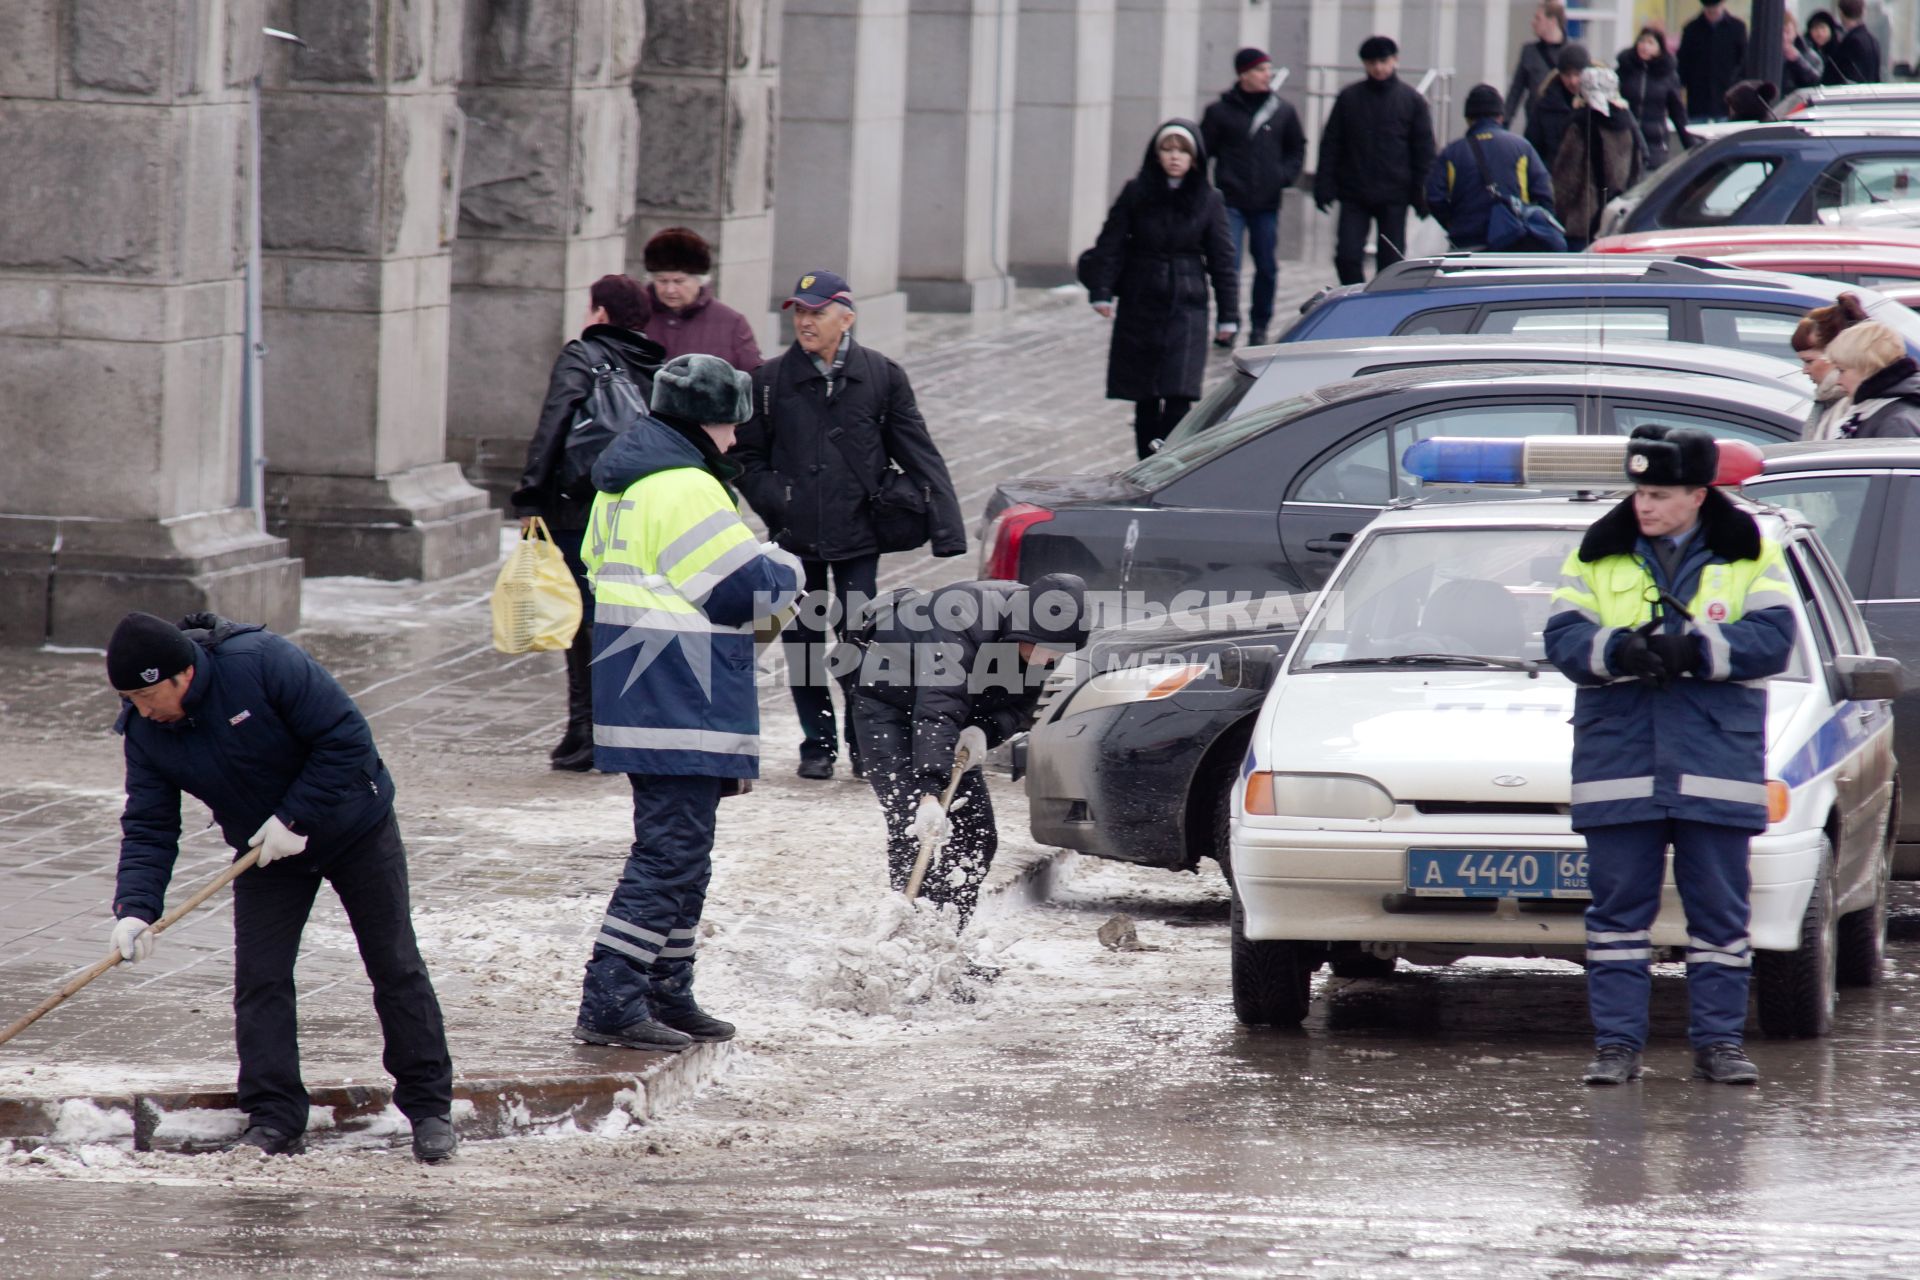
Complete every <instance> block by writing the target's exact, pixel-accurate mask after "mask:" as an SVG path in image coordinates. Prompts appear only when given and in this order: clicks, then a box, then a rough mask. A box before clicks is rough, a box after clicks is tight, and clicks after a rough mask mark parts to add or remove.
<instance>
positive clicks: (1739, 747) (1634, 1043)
mask: <svg viewBox="0 0 1920 1280" xmlns="http://www.w3.org/2000/svg"><path fill="white" fill-rule="evenodd" d="M1718 465H1719V450H1718V447H1717V446H1716V445H1715V443H1714V440H1713V437H1712V436H1710V435H1709V434H1707V433H1706V432H1704V431H1699V430H1696V429H1693V428H1689V427H1659V426H1647V427H1640V428H1638V429H1636V430H1635V431H1634V433H1633V436H1632V438H1631V439H1630V440H1629V441H1628V444H1627V479H1629V480H1631V481H1632V482H1633V483H1634V492H1633V496H1632V497H1630V498H1628V499H1627V500H1626V501H1624V502H1622V503H1621V504H1620V505H1619V506H1618V507H1616V508H1615V509H1614V510H1612V511H1611V512H1609V513H1607V514H1606V515H1605V516H1602V517H1601V518H1600V519H1599V520H1597V521H1595V522H1594V524H1593V525H1592V527H1591V528H1589V529H1588V530H1587V533H1586V536H1585V537H1584V538H1583V539H1582V540H1581V543H1580V547H1579V549H1578V550H1577V551H1575V552H1574V553H1573V554H1571V555H1570V556H1568V557H1567V562H1566V564H1565V565H1564V566H1563V567H1562V569H1561V575H1562V576H1561V580H1560V588H1559V590H1557V591H1555V592H1554V595H1553V599H1554V604H1555V606H1556V612H1555V613H1554V614H1553V615H1552V617H1550V618H1549V619H1548V620H1547V626H1546V648H1547V657H1548V659H1549V661H1551V662H1552V663H1553V664H1554V666H1556V667H1558V668H1559V669H1560V670H1561V671H1562V672H1563V673H1564V674H1565V675H1566V676H1567V678H1568V679H1570V680H1572V681H1573V682H1574V683H1575V684H1577V685H1579V686H1580V691H1579V693H1578V694H1577V695H1576V697H1575V700H1574V712H1573V725H1574V729H1573V796H1572V799H1573V827H1574V830H1576V831H1579V832H1581V833H1582V834H1584V835H1585V836H1586V839H1587V851H1588V880H1589V883H1590V884H1591V885H1592V888H1593V905H1592V906H1591V907H1589V908H1588V910H1587V1000H1588V1004H1589V1006H1590V1008H1591V1010H1592V1015H1593V1024H1594V1032H1595V1042H1596V1045H1597V1052H1596V1053H1595V1056H1594V1059H1593V1061H1592V1062H1591V1063H1590V1064H1589V1065H1588V1067H1587V1070H1586V1074H1585V1077H1584V1078H1585V1080H1586V1082H1587V1083H1588V1084H1625V1083H1626V1082H1627V1081H1629V1080H1632V1079H1633V1078H1635V1077H1636V1076H1638V1075H1639V1074H1640V1055H1641V1051H1642V1050H1643V1049H1644V1048H1645V1047H1646V1041H1647V999H1648V995H1649V994H1650V991H1651V986H1652V978H1651V974H1650V970H1651V966H1652V962H1653V944H1652V934H1651V933H1650V932H1649V930H1650V929H1651V928H1652V925H1653V921H1654V916H1655V915H1656V914H1657V913H1658V911H1659V907H1660V892H1661V886H1662V883H1663V881H1664V879H1665V872H1666V852H1667V848H1668V846H1672V849H1673V875H1674V882H1675V884H1676V886H1677V887H1678V889H1679V891H1680V902H1681V905H1682V906H1683V907H1684V908H1685V910H1686V917H1687V997H1688V1002H1689V1009H1690V1013H1689V1018H1688V1038H1689V1040H1690V1041H1691V1042H1692V1045H1693V1050H1694V1075H1695V1077H1696V1078H1699V1079H1703V1080H1712V1081H1716V1082H1719V1083H1723V1084H1753V1083H1754V1082H1756V1081H1757V1080H1758V1079H1759V1078H1760V1072H1759V1070H1758V1068H1756V1067H1755V1066H1754V1065H1753V1063H1752V1062H1751V1061H1749V1060H1748V1058H1747V1056H1746V1053H1745V1051H1744V1050H1743V1049H1742V1048H1741V1040H1742V1033H1743V1031H1744V1029H1745V1027H1746V1020H1747V977H1748V974H1749V973H1750V972H1751V970H1752V965H1753V958H1752V953H1751V950H1750V948H1749V946H1748V941H1747V921H1748V918H1749V904H1748V891H1749V887H1750V877H1749V874H1748V869H1747V841H1748V839H1749V838H1750V837H1751V836H1752V835H1754V834H1757V833H1759V832H1761V831H1764V830H1765V829H1766V825H1767V789H1766V782H1765V773H1764V768H1765V756H1764V752H1765V741H1766V724H1767V691H1766V685H1765V681H1766V679H1767V677H1769V676H1775V675H1778V674H1780V673H1781V672H1782V671H1784V670H1786V668H1787V664H1788V661H1789V659H1790V658H1791V656H1792V653H1793V645H1794V617H1793V611H1792V600H1793V589H1792V587H1791V585H1790V584H1789V583H1788V581H1787V577H1786V570H1785V567H1784V561H1783V559H1782V556H1781V552H1780V547H1779V545H1778V544H1777V543H1775V542H1773V541H1772V540H1771V539H1768V538H1764V537H1762V536H1761V534H1760V527H1759V525H1758V524H1757V523H1756V522H1755V520H1754V518H1753V517H1752V516H1751V515H1749V514H1747V513H1746V512H1745V511H1743V510H1741V509H1740V508H1739V507H1738V506H1736V505H1735V504H1734V503H1733V501H1732V500H1731V499H1729V498H1728V497H1727V496H1726V495H1725V494H1723V493H1721V492H1720V491H1719V490H1718V489H1715V488H1713V487H1711V486H1712V484H1713V477H1714V473H1715V471H1716V470H1717V469H1718Z"/></svg>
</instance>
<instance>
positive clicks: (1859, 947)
mask: <svg viewBox="0 0 1920 1280" xmlns="http://www.w3.org/2000/svg"><path fill="white" fill-rule="evenodd" d="M1892 858H1893V811H1892V809H1891V808H1889V809H1888V811H1887V826H1886V829H1885V831H1883V832H1882V833H1881V840H1880V849H1879V852H1878V853H1876V854H1875V855H1874V860H1873V867H1874V881H1875V882H1874V895H1873V902H1872V903H1871V904H1869V905H1868V906H1864V907H1862V908H1860V909H1859V910H1858V911H1849V912H1847V914H1846V915H1843V916H1841V917H1840V923H1839V925H1838V927H1837V931H1836V936H1835V942H1836V947H1837V950H1836V952H1835V955H1834V976H1835V977H1836V978H1837V979H1838V980H1839V983H1840V985H1841V986H1843V987H1875V986H1878V985H1880V979H1881V977H1882V976H1884V974H1885V973H1886V968H1887V899H1888V897H1889V896H1890V894H1891V891H1892V882H1891V880H1890V878H1889V877H1890V875H1891V872H1892Z"/></svg>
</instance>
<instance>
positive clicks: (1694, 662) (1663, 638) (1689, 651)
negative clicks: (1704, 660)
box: [1647, 631, 1700, 676]
mask: <svg viewBox="0 0 1920 1280" xmlns="http://www.w3.org/2000/svg"><path fill="white" fill-rule="evenodd" d="M1647 647H1648V648H1649V649H1651V650H1653V652H1654V653H1656V654H1658V655H1659V658H1660V661H1661V663H1662V664H1663V665H1664V666H1665V667H1666V669H1667V674H1668V675H1669V676H1684V675H1687V674H1689V673H1691V672H1694V671H1697V670H1699V669H1700V640H1699V637H1697V636H1691V635H1684V634H1683V635H1677V636H1676V635H1669V634H1667V633H1666V632H1664V631H1663V632H1659V633H1656V634H1654V635H1651V636H1648V637H1647Z"/></svg>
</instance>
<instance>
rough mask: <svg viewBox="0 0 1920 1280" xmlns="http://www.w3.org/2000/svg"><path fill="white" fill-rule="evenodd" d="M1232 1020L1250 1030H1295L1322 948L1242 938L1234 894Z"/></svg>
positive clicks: (1242, 915) (1243, 919)
mask: <svg viewBox="0 0 1920 1280" xmlns="http://www.w3.org/2000/svg"><path fill="white" fill-rule="evenodd" d="M1231 919H1232V925H1231V928H1232V933H1233V951H1232V968H1233V1016H1234V1017H1235V1018H1237V1019H1239V1020H1240V1021H1241V1022H1243V1023H1245V1024H1246V1025H1247V1026H1250V1027H1297V1026H1299V1025H1300V1023H1301V1021H1302V1020H1304V1019H1305V1018H1306V1016H1307V1006H1308V1005H1309V1004H1310V1003H1311V1002H1312V999H1313V971H1314V970H1315V969H1318V968H1319V967H1320V960H1321V958H1322V956H1323V955H1324V954H1325V952H1324V950H1323V948H1321V947H1317V946H1314V945H1312V944H1310V943H1305V942H1256V941H1254V940H1253V939H1251V938H1249V937H1247V934H1246V913H1245V911H1244V910H1243V909H1242V908H1241V906H1240V895H1239V894H1238V893H1237V892H1236V893H1235V894H1234V895H1233V909H1232V916H1231Z"/></svg>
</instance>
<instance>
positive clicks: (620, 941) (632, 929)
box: [580, 773, 728, 1031]
mask: <svg viewBox="0 0 1920 1280" xmlns="http://www.w3.org/2000/svg"><path fill="white" fill-rule="evenodd" d="M627 781H628V783H630V784H631V785H632V787H633V847H632V850H631V851H630V852H629V853H628V854H627V865H626V869H625V870H624V871H623V872H622V873H621V876H620V883H619V884H617V885H615V886H614V889H613V897H612V899H611V900H609V901H608V903H607V912H606V915H605V916H604V917H603V918H602V919H601V921H600V936H599V937H598V938H596V939H595V940H594V946H593V954H592V955H591V956H590V957H588V959H587V976H586V979H585V981H584V982H583V983H582V984H581V995H580V1023H581V1025H583V1026H587V1027H591V1028H592V1029H594V1030H596V1031H617V1030H619V1029H620V1028H621V1027H625V1026H630V1025H632V1024H633V1023H636V1022H644V1021H646V1020H647V1019H648V1018H649V1017H650V1016H651V1014H652V1013H653V1011H654V1010H655V1009H657V1008H659V1007H660V1006H662V1005H668V1006H671V1005H674V1004H679V1003H682V1002H685V1003H691V1002H692V994H691V992H692V988H693V952H694V939H695V936H696V931H697V930H698V929H699V926H700V912H701V910H702V909H703V908H704V907H705V906H706V904H707V883H708V881H710V880H711V879H712V878H713V831H714V819H715V816H716V814H717V812H718V810H719V808H720V793H721V790H722V788H723V787H724V786H725V785H726V783H727V781H728V780H727V779H725V778H709V777H698V776H682V775H676V774H663V773H630V774H628V775H627Z"/></svg>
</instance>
